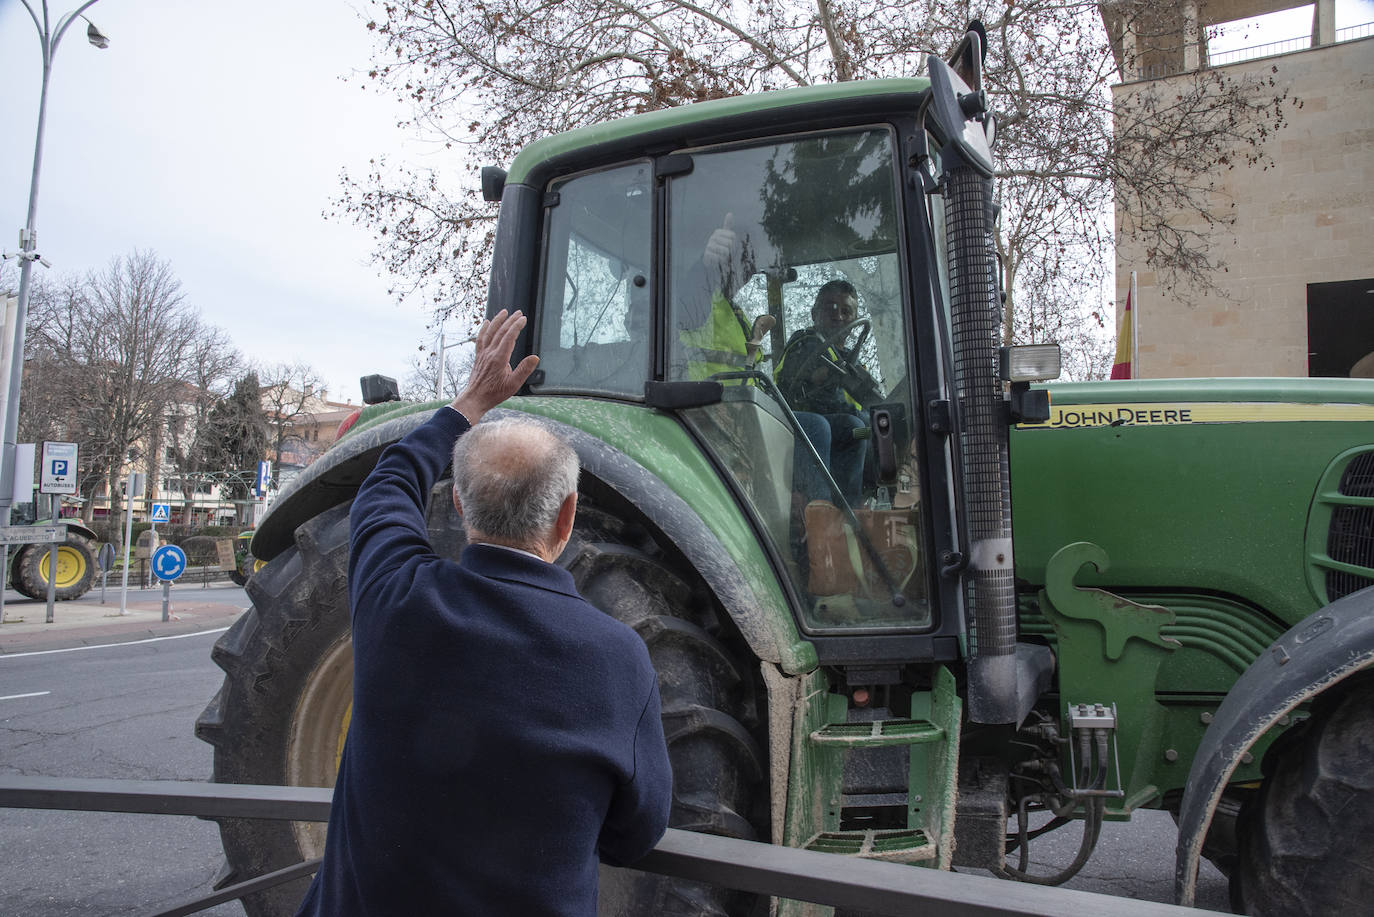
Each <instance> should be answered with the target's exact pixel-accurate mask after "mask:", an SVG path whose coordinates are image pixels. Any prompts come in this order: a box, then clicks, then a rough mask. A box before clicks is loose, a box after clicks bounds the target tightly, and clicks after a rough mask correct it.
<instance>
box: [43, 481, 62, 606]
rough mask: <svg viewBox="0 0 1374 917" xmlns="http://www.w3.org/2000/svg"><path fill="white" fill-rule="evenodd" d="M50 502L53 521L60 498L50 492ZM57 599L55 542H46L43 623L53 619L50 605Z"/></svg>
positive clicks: (55, 517) (55, 519)
mask: <svg viewBox="0 0 1374 917" xmlns="http://www.w3.org/2000/svg"><path fill="white" fill-rule="evenodd" d="M50 496H51V499H52V504H51V509H50V512H49V516H50V518H51V519H52V521H53V522H54V523H56V522H57V503H58V501H59V500H61V499H62V498H61V497H59V496H58V495H57V494H51V495H50ZM55 601H57V542H55V541H50V542H48V616H47V618H46V619H44V620H45V623H47V624H51V623H52V621H53V616H52V606H53V602H55Z"/></svg>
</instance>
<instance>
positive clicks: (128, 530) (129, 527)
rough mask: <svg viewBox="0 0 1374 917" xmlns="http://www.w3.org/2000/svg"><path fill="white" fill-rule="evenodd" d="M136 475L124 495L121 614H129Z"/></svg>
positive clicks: (130, 476)
mask: <svg viewBox="0 0 1374 917" xmlns="http://www.w3.org/2000/svg"><path fill="white" fill-rule="evenodd" d="M134 475H135V472H132V471H131V472H129V486H128V488H127V489H126V491H125V493H124V515H125V521H124V577H123V583H122V584H121V585H120V587H119V613H120V614H121V615H126V614H128V613H129V548H130V547H131V545H130V542H132V541H133V540H134Z"/></svg>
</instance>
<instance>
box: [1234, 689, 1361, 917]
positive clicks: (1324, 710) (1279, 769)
mask: <svg viewBox="0 0 1374 917" xmlns="http://www.w3.org/2000/svg"><path fill="white" fill-rule="evenodd" d="M1265 763H1266V768H1265V770H1266V774H1267V776H1266V778H1265V781H1264V784H1263V786H1262V787H1261V788H1260V792H1259V794H1258V795H1257V796H1256V797H1255V798H1254V799H1252V800H1251V801H1250V802H1249V803H1248V804H1247V805H1246V807H1245V808H1244V809H1243V810H1242V812H1241V816H1240V824H1239V838H1240V856H1239V861H1238V868H1237V870H1236V872H1235V874H1234V875H1233V876H1232V898H1233V905H1234V906H1236V908H1237V909H1238V910H1239V911H1241V912H1242V913H1246V914H1252V915H1256V917H1269V915H1284V917H1294V915H1313V917H1316V915H1330V914H1360V913H1366V909H1367V908H1368V907H1369V902H1370V900H1371V899H1372V898H1374V876H1371V873H1370V871H1369V864H1370V862H1371V861H1374V676H1371V675H1360V676H1355V680H1353V681H1352V682H1351V683H1350V684H1348V685H1339V686H1337V687H1336V688H1335V689H1334V690H1333V692H1332V693H1331V694H1330V695H1328V696H1325V697H1322V698H1319V699H1318V700H1317V702H1316V703H1315V704H1314V705H1313V709H1312V717H1311V719H1310V720H1309V721H1308V722H1307V723H1305V724H1303V725H1302V726H1299V727H1297V728H1296V729H1295V730H1294V732H1293V734H1292V735H1291V736H1284V737H1282V738H1281V739H1280V740H1279V742H1278V743H1276V744H1275V746H1274V748H1273V749H1271V751H1270V757H1269V759H1268V760H1266V762H1265Z"/></svg>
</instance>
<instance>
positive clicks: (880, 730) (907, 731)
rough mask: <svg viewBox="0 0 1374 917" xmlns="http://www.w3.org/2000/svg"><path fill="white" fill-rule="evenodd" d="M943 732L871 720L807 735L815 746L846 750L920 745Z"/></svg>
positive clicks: (919, 723)
mask: <svg viewBox="0 0 1374 917" xmlns="http://www.w3.org/2000/svg"><path fill="white" fill-rule="evenodd" d="M944 737H945V731H944V730H943V729H941V728H940V727H939V726H936V725H935V724H934V723H930V722H927V721H926V720H873V721H872V722H866V723H864V722H860V723H831V724H830V725H828V726H823V727H821V728H820V729H817V730H816V731H815V732H813V733H811V741H812V743H813V744H816V745H829V746H844V747H849V748H880V747H885V746H894V745H924V744H927V743H931V742H940V741H942V740H943V739H944Z"/></svg>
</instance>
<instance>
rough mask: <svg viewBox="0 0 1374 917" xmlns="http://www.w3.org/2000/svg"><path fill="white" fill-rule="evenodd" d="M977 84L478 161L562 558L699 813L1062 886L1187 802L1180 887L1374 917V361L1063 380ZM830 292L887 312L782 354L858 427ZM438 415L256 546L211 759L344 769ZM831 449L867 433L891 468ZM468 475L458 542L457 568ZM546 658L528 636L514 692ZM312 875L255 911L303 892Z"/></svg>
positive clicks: (619, 134) (277, 906) (816, 354)
mask: <svg viewBox="0 0 1374 917" xmlns="http://www.w3.org/2000/svg"><path fill="white" fill-rule="evenodd" d="M980 67H981V39H980V36H979V33H978V32H977V31H976V30H974V31H970V33H969V34H968V35H967V36H966V39H965V41H964V43H963V44H962V45H961V47H960V49H959V50H958V52H956V54H955V55H954V57H953V59H952V61H951V62H950V63H946V62H945V61H942V60H940V59H938V58H932V59H931V60H930V62H929V68H928V69H929V78H928V79H924V78H923V79H897V80H874V81H867V82H852V83H844V84H839V85H833V86H816V87H808V88H801V89H793V90H787V91H782V92H772V93H765V94H762V95H755V96H746V97H739V98H730V99H722V100H719V101H712V102H705V103H701V104H697V105H690V106H684V107H681V108H674V109H670V110H665V111H658V112H653V113H649V114H642V115H636V116H634V117H628V118H625V119H624V120H620V121H614V122H611V123H607V124H603V125H600V126H596V127H591V128H586V129H580V130H575V131H571V132H569V133H566V134H561V135H557V136H552V137H548V138H545V139H542V140H539V141H537V142H535V143H533V144H531V145H530V146H529V147H528V148H526V149H525V150H524V151H523V152H521V153H520V154H519V155H518V156H517V157H516V158H515V160H514V162H513V163H512V164H511V165H510V167H509V170H508V171H504V172H503V171H500V170H496V169H491V170H488V171H487V172H486V173H484V182H483V184H484V191H485V193H486V195H487V198H488V199H489V200H491V201H493V202H495V201H498V200H499V202H500V222H499V229H498V231H497V236H496V242H495V256H494V262H493V267H492V274H491V283H490V293H489V300H488V311H489V313H494V312H495V311H496V310H498V309H500V308H503V307H518V308H521V309H523V310H525V312H526V313H527V314H528V315H529V316H530V319H531V321H530V325H529V326H528V328H527V330H526V332H525V336H524V338H523V339H522V340H521V341H520V343H519V345H518V348H517V350H518V353H517V359H518V358H519V357H520V356H521V355H523V354H526V353H538V354H539V355H540V357H541V363H540V368H539V370H538V371H537V373H536V375H535V376H534V377H533V378H532V379H531V380H530V382H529V384H528V386H527V387H526V389H525V390H524V391H522V392H521V393H520V394H519V395H518V396H516V397H515V398H513V399H511V400H510V401H509V402H508V403H507V404H506V405H505V406H504V407H503V409H502V410H503V411H504V412H505V413H506V414H520V415H523V416H526V417H528V418H533V419H535V420H536V421H537V422H539V423H541V424H544V425H546V426H548V427H549V428H550V429H553V430H555V431H557V432H558V433H559V434H560V435H562V436H563V437H565V438H566V440H567V441H568V442H569V443H571V444H572V445H573V446H574V447H575V448H576V450H577V452H578V454H579V456H580V457H581V462H582V469H583V470H582V478H581V484H580V492H581V503H580V506H579V516H578V521H577V530H576V534H575V537H574V539H573V541H572V543H571V544H570V545H569V546H568V548H567V550H566V552H565V553H564V554H563V556H562V557H561V558H560V559H559V561H558V562H559V563H560V564H562V565H564V566H565V567H566V568H567V569H569V570H570V571H571V572H572V573H573V575H574V576H575V577H576V581H577V583H578V586H579V588H580V589H581V590H582V592H583V593H584V594H585V595H586V596H587V598H588V599H590V600H591V601H592V602H593V603H595V604H596V605H597V606H598V607H600V608H602V609H603V610H604V611H605V612H606V613H607V614H609V615H613V616H615V617H617V618H619V619H621V620H623V621H625V622H627V623H628V624H630V625H631V626H633V627H634V628H635V630H636V631H637V632H638V633H639V634H640V635H641V636H642V637H643V639H644V641H645V643H646V644H647V645H648V647H649V651H650V653H651V655H652V658H653V661H654V664H655V666H656V667H657V669H658V672H659V676H660V680H661V686H662V689H661V694H662V698H663V718H664V725H665V731H666V733H667V736H668V741H669V748H670V751H671V754H672V759H673V770H674V777H675V784H676V785H675V803H674V807H673V814H672V824H673V825H675V826H677V827H679V828H685V829H689V830H693V831H701V832H707V833H712V834H720V835H727V836H730V837H739V838H751V839H755V840H759V841H765V842H770V843H773V844H785V845H789V846H795V847H805V848H809V849H813V850H823V851H830V852H832V853H836V854H842V855H848V856H854V857H877V858H881V859H886V860H893V861H898V862H901V863H909V864H911V865H913V866H916V867H930V868H938V869H945V868H949V867H951V866H961V867H967V868H977V869H985V870H990V871H991V872H992V873H994V874H996V875H998V876H1002V877H1004V878H1007V879H1009V880H1022V881H1034V882H1050V883H1053V882H1061V881H1064V880H1065V879H1066V878H1068V877H1069V876H1070V875H1072V874H1073V872H1074V871H1075V870H1076V869H1077V868H1079V867H1081V865H1082V864H1083V862H1084V861H1086V860H1087V859H1088V857H1089V856H1090V854H1091V852H1092V849H1093V845H1094V844H1095V843H1096V840H1097V837H1098V833H1099V830H1100V828H1101V825H1102V823H1103V821H1104V820H1105V819H1118V820H1124V819H1128V818H1129V817H1130V815H1131V813H1132V812H1133V811H1135V810H1136V809H1139V808H1163V809H1167V810H1170V811H1172V812H1173V813H1175V814H1176V816H1177V817H1178V819H1179V825H1180V839H1179V849H1178V851H1177V853H1176V857H1177V859H1176V868H1177V876H1178V885H1177V897H1178V899H1179V900H1180V901H1183V902H1189V901H1191V898H1192V894H1193V885H1194V881H1195V876H1196V870H1197V866H1198V862H1199V857H1200V856H1203V855H1205V856H1207V857H1209V858H1211V859H1212V860H1213V861H1215V862H1216V863H1218V864H1219V865H1220V866H1221V867H1222V868H1223V869H1224V870H1226V871H1228V872H1229V874H1230V875H1231V877H1232V880H1233V883H1234V886H1235V892H1236V902H1237V904H1238V905H1239V906H1240V907H1242V908H1246V909H1249V910H1250V911H1251V912H1252V913H1257V914H1260V913H1264V914H1269V913H1314V914H1316V913H1326V914H1329V913H1334V912H1338V910H1339V909H1340V908H1341V907H1343V906H1344V907H1346V908H1347V909H1351V910H1352V912H1356V911H1361V910H1363V909H1364V907H1365V904H1366V902H1367V901H1368V900H1369V899H1370V898H1371V897H1374V879H1371V874H1370V872H1369V870H1368V867H1367V864H1368V862H1369V861H1370V859H1371V858H1374V780H1371V776H1370V775H1371V774H1374V746H1372V745H1371V738H1370V736H1372V735H1374V680H1371V677H1370V675H1369V672H1370V665H1371V660H1374V614H1372V612H1374V591H1372V590H1370V589H1367V588H1365V587H1368V586H1370V585H1374V423H1371V421H1374V386H1371V385H1370V384H1369V383H1363V382H1353V381H1335V380H1333V381H1317V380H1299V379H1288V380H1202V381H1198V380H1192V381H1141V382H1114V383H1098V384H1072V385H1070V384H1064V385H1043V384H1040V382H1041V381H1042V380H1045V379H1047V378H1051V377H1053V376H1055V375H1056V374H1057V368H1056V364H1057V352H1056V351H1055V349H1054V348H1052V347H1049V348H1046V347H1029V348H1002V347H1000V346H999V342H1000V340H1001V327H1000V316H1001V308H1000V293H1001V291H1000V290H999V288H998V265H997V261H996V255H995V248H994V244H993V238H994V232H995V221H996V218H997V208H996V207H995V206H994V197H993V160H992V156H991V153H990V145H991V143H992V140H993V134H994V127H993V119H992V117H991V116H990V114H989V112H988V111H987V102H986V96H985V95H984V93H983V92H982V89H981V86H980V79H981V78H980ZM834 280H844V281H847V282H848V283H849V284H850V285H852V288H853V290H854V291H855V292H854V294H853V295H854V299H855V302H856V304H857V309H856V312H855V314H854V316H853V320H852V321H847V322H845V323H844V324H843V326H842V327H838V328H832V329H831V330H829V331H827V332H826V333H824V334H823V336H822V340H821V341H819V343H818V346H816V347H813V348H812V349H811V355H810V356H803V357H796V354H797V353H798V352H797V351H790V353H791V354H792V355H791V356H788V357H787V359H788V360H791V359H794V358H797V359H805V360H807V365H805V366H803V367H797V366H796V365H795V364H794V371H802V372H804V373H805V374H806V375H807V376H808V377H810V378H814V379H817V380H820V381H822V382H824V381H826V380H829V381H830V382H835V383H836V384H838V385H840V386H841V387H842V388H844V389H845V391H847V392H850V393H851V396H850V399H849V400H850V401H852V402H853V403H852V404H849V405H848V406H847V407H846V408H844V409H843V411H842V413H843V414H844V415H845V416H846V417H847V418H848V420H847V421H846V422H845V423H842V424H835V425H831V426H830V432H831V434H832V438H833V441H832V442H830V443H824V442H823V440H824V439H825V437H824V436H823V435H821V434H819V433H818V432H816V431H817V430H818V424H817V417H818V416H819V417H824V416H825V415H823V414H818V413H817V412H816V411H815V410H814V406H809V405H807V404H803V403H801V402H800V401H799V400H797V399H795V398H794V397H791V396H789V394H788V393H787V392H786V391H785V390H784V387H783V386H782V385H781V384H780V381H779V378H780V376H779V375H776V374H775V373H776V370H777V367H778V364H779V362H781V361H782V359H783V356H784V353H785V351H788V343H789V341H792V340H793V339H794V336H796V335H798V334H803V335H804V334H806V333H808V331H807V329H810V328H812V324H813V316H812V310H813V306H814V305H815V303H816V294H817V292H818V291H820V290H821V289H822V288H823V287H825V286H826V285H827V284H828V283H830V282H831V281H834ZM831 289H834V288H833V287H832V288H831ZM761 319H762V321H761ZM811 333H814V329H813V331H812V332H811ZM856 393H857V394H856ZM794 401H796V402H797V403H793V402H794ZM437 406H438V403H429V404H404V403H397V402H385V403H380V404H376V405H373V406H371V407H368V408H366V409H365V410H364V412H363V414H362V415H361V417H360V418H359V420H358V422H357V423H356V424H355V425H354V426H353V428H352V429H351V430H349V432H348V433H347V435H345V436H344V437H343V438H341V439H340V440H339V441H338V442H337V443H336V444H335V445H334V447H333V448H332V449H331V450H330V451H329V452H328V453H327V454H326V455H325V456H324V457H323V458H322V459H320V460H319V461H317V462H316V463H315V464H313V465H311V466H310V468H309V469H307V471H306V472H305V473H304V474H303V475H302V476H301V477H300V478H298V479H297V481H296V482H295V483H294V485H293V486H292V487H291V488H290V489H289V490H288V491H287V492H285V493H283V494H282V496H281V497H280V498H279V500H278V501H277V502H276V504H275V505H274V507H273V509H272V511H271V513H270V514H269V515H268V516H267V517H266V519H265V520H264V521H263V523H262V525H261V526H260V527H259V528H258V529H257V532H256V534H255V535H254V537H253V544H252V552H253V556H254V557H255V558H258V559H259V560H260V561H264V562H265V564H266V565H265V566H264V567H263V568H262V569H260V570H258V571H257V572H256V573H255V574H254V575H253V576H252V578H251V579H250V580H249V583H248V592H249V595H250V596H251V598H252V601H253V609H252V610H251V611H249V612H248V613H247V614H245V615H244V616H243V617H242V618H241V619H240V620H239V622H238V623H237V624H236V626H234V627H233V628H232V629H231V630H230V631H229V632H228V633H226V634H225V635H224V636H223V638H221V639H220V641H219V643H218V644H217V645H216V647H215V650H214V657H215V660H216V661H217V662H218V663H219V665H220V666H221V667H222V668H223V669H224V672H225V679H224V684H223V687H222V688H221V689H220V691H219V693H218V694H217V695H216V696H215V698H214V699H213V700H212V701H211V702H210V704H209V706H208V707H207V708H206V710H205V712H204V714H203V715H202V717H201V719H200V721H199V723H198V725H197V733H198V734H199V735H200V736H201V737H202V738H203V739H205V740H206V741H208V742H210V743H211V744H212V745H213V746H214V748H215V764H214V779H215V780H217V781H222V782H243V783H263V784H300V785H318V786H327V785H329V784H330V783H331V781H332V780H333V777H334V773H335V768H336V764H337V761H338V758H339V753H340V749H341V748H342V746H343V743H344V740H345V736H346V734H347V731H348V722H349V713H350V705H351V701H352V694H351V691H352V677H351V674H352V654H351V647H350V642H349V625H348V622H349V612H348V603H347V588H346V586H347V584H346V576H347V572H346V567H347V565H346V559H347V553H348V510H349V504H350V501H351V499H352V497H353V495H354V493H355V491H356V489H357V488H358V486H359V484H360V483H361V482H362V480H363V478H364V477H365V476H366V475H367V473H368V472H369V470H370V469H371V468H372V467H373V465H374V463H375V462H376V459H377V456H378V454H379V453H380V452H381V450H382V449H383V448H385V447H386V446H387V445H388V444H389V443H392V442H395V441H396V440H397V439H399V438H400V437H401V436H403V435H404V434H405V433H406V432H407V431H409V430H411V429H413V428H414V427H415V426H416V425H418V424H420V423H421V422H423V421H424V420H425V418H426V417H428V416H429V414H430V413H431V412H432V411H433V410H434V409H435V408H436V407H437ZM498 413H499V412H498ZM856 418H857V422H856V420H855V419H856ZM837 445H838V446H850V447H853V448H854V449H855V450H856V451H857V452H858V454H859V455H860V457H861V469H860V470H861V474H859V475H858V480H857V482H856V483H857V492H855V491H854V490H852V489H849V488H848V487H846V486H845V485H844V484H843V482H842V481H841V480H839V478H840V477H841V475H840V469H839V467H838V464H839V463H838V462H837V461H836V460H835V455H836V446H837ZM450 486H451V482H449V481H442V482H440V484H439V485H437V486H436V488H435V490H434V492H433V494H432V495H431V500H430V509H429V530H430V534H431V537H432V539H433V542H434V546H435V548H436V550H438V551H440V552H442V553H443V554H445V555H448V556H451V557H457V555H458V552H459V550H460V549H461V547H462V544H463V538H462V534H461V526H460V520H459V519H458V518H457V517H456V516H455V513H454V510H453V505H452V501H451V500H450V499H449V496H448V491H449V488H450ZM1013 519H1014V520H1015V527H1014V528H1013V524H1012V523H1013ZM520 679H521V673H520V670H519V667H518V661H515V660H513V661H512V668H511V671H510V693H509V696H510V700H511V703H513V704H518V703H519V702H520ZM451 702H452V703H453V704H462V703H463V698H461V697H455V698H452V699H451ZM529 791H530V793H532V794H537V793H539V792H540V791H541V788H540V787H536V786H532V787H530V788H529ZM1065 825H1068V826H1071V827H1068V828H1066V829H1065V830H1068V831H1079V832H1081V837H1082V841H1081V843H1080V845H1079V852H1078V854H1077V855H1076V856H1074V857H1073V858H1072V859H1071V860H1070V861H1068V862H1065V863H1063V864H1062V865H1061V867H1059V868H1056V869H1053V870H1049V871H1046V872H1041V873H1036V874H1032V873H1031V870H1030V869H1029V867H1028V866H1027V857H1026V854H1027V851H1028V850H1029V848H1030V846H1031V843H1032V841H1033V839H1034V838H1035V837H1037V836H1039V835H1041V834H1043V833H1044V832H1045V831H1047V830H1052V829H1056V828H1060V827H1061V826H1065ZM220 829H221V833H222V836H223V841H224V847H225V852H226V854H227V858H228V864H229V870H228V872H227V874H226V880H228V879H229V878H231V877H232V878H237V879H248V878H251V877H253V876H256V875H259V874H263V873H266V872H269V871H272V870H275V869H278V868H282V867H284V866H287V865H290V864H291V863H294V862H298V861H300V860H302V859H304V858H308V857H310V856H312V855H318V853H319V852H320V850H321V846H322V842H323V826H321V825H314V824H288V823H273V822H268V821H252V820H226V821H223V822H221V825H220ZM454 830H455V831H461V830H465V828H464V826H463V825H454ZM507 842H509V843H523V840H522V839H520V838H494V839H493V843H507ZM454 865H455V868H461V864H454ZM302 891H303V888H302V886H301V885H300V884H297V885H296V886H294V887H287V888H284V889H278V890H276V891H275V892H273V893H270V894H264V895H261V896H259V897H257V898H254V899H252V900H249V901H247V902H246V904H247V906H248V909H249V912H250V913H251V914H254V915H277V914H287V913H290V912H291V910H292V908H293V907H294V906H295V904H296V902H297V901H298V900H299V898H300V895H301V893H302ZM602 899H603V903H602V911H603V913H606V914H624V915H645V914H669V915H674V914H681V915H721V914H730V915H734V914H753V913H758V912H760V911H758V910H756V909H757V908H764V909H765V910H766V909H767V906H768V905H767V904H766V903H765V902H759V901H756V900H752V899H750V898H749V897H748V896H746V895H741V894H738V893H735V892H732V891H729V890H724V889H719V888H713V887H708V886H701V885H690V884H683V883H678V882H674V881H670V880H666V879H659V878H656V877H654V876H649V875H645V874H639V873H635V872H633V871H627V872H615V871H610V870H608V871H607V872H606V873H605V875H604V876H603V891H602ZM771 906H772V907H774V909H775V911H776V913H779V914H802V913H817V912H820V910H823V909H820V910H817V909H813V908H810V906H806V905H801V904H798V903H795V902H774V903H773V904H772V905H771Z"/></svg>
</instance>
